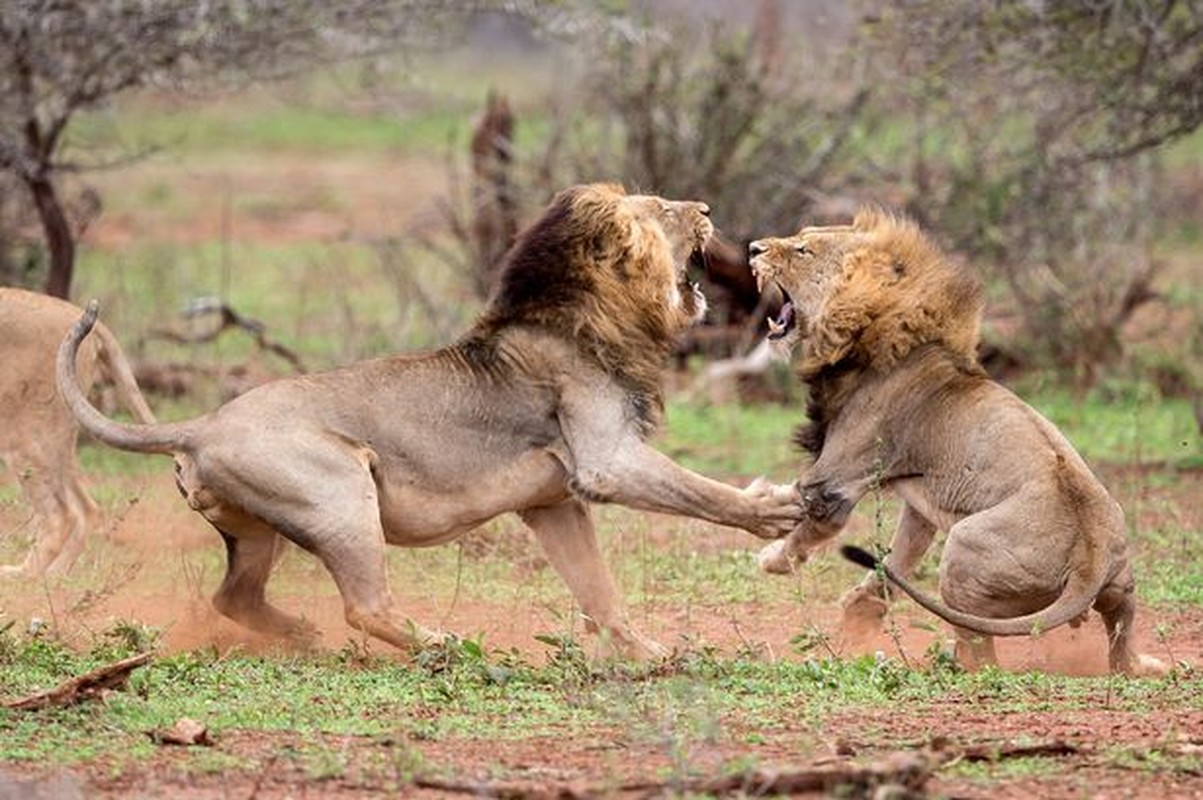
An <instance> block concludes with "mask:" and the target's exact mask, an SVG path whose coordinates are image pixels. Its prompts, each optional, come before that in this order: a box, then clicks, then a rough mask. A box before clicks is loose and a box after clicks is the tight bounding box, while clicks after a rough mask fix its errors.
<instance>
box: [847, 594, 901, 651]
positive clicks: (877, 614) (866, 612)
mask: <svg viewBox="0 0 1203 800" xmlns="http://www.w3.org/2000/svg"><path fill="white" fill-rule="evenodd" d="M840 605H841V606H843V608H844V619H843V623H842V626H841V627H842V628H843V632H844V635H845V636H847V637H848V638H849V639H851V640H852V641H859V640H862V639H865V638H868V637H870V636H872V635H874V634H876V633H877V632H879V631H880V630H881V629H882V620H883V619H885V616H886V612H887V611H888V610H889V605H888V604H887V603H886V601H885V599H884V598H882V596H881V595H880V594H879V593H877V592H874V591H873V590H872V589H869V588H867V587H864V586H857V587H856V588H855V589H852V590H851V591H849V592H847V593H846V594H845V595H844V596H843V597H841V598H840Z"/></svg>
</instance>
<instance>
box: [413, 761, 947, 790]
mask: <svg viewBox="0 0 1203 800" xmlns="http://www.w3.org/2000/svg"><path fill="white" fill-rule="evenodd" d="M941 763H942V761H941V759H940V757H939V756H936V755H932V754H930V753H905V752H898V753H891V754H889V755H887V756H886V757H885V758H883V759H882V760H881V761H879V762H877V763H875V764H871V765H869V766H867V767H863V766H856V765H852V764H846V765H839V766H834V767H820V766H810V767H801V768H798V769H785V770H771V769H757V770H752V771H750V772H742V773H739V774H736V775H727V776H723V777H720V778H704V779H698V780H693V781H684V782H680V781H671V782H662V781H638V782H632V783H626V784H622V785H620V786H612V785H611V786H606V787H587V786H571V785H561V786H550V787H549V786H539V787H532V786H521V785H516V784H490V783H484V782H471V781H464V782H460V781H450V780H448V781H445V780H439V779H437V778H417V779H415V780H414V785H415V786H416V787H418V788H420V789H437V790H439V791H444V792H456V793H459V794H471V795H477V796H485V797H495V798H502V799H503V800H583V799H585V798H588V799H589V800H592V798H602V797H612V796H615V795H622V794H634V795H635V796H637V797H646V798H651V797H662V796H664V795H665V794H666V793H667V792H669V791H672V792H674V793H682V792H688V793H691V794H692V793H700V794H714V795H724V794H737V795H740V796H752V797H757V796H761V795H765V794H787V793H797V792H816V791H823V792H828V793H830V792H834V791H837V790H841V789H847V788H860V789H868V788H872V787H877V786H883V785H887V784H894V785H901V786H904V787H906V788H907V789H911V790H918V789H921V788H922V787H923V785H924V784H925V783H926V782H927V780H928V779H929V778H930V777H931V776H932V774H933V773H934V771H935V769H936V768H937V767H939V766H940V765H941Z"/></svg>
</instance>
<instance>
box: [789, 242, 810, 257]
mask: <svg viewBox="0 0 1203 800" xmlns="http://www.w3.org/2000/svg"><path fill="white" fill-rule="evenodd" d="M794 252H795V253H797V254H798V255H800V256H813V255H814V254H815V252H814V251H813V250H811V249H810V248H809V247H807V246H806V245H804V244H796V245H794Z"/></svg>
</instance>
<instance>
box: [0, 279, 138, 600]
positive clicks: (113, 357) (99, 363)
mask: <svg viewBox="0 0 1203 800" xmlns="http://www.w3.org/2000/svg"><path fill="white" fill-rule="evenodd" d="M80 313H81V309H79V308H78V307H76V306H74V305H72V304H71V303H68V302H66V301H64V300H59V299H58V298H54V297H50V296H48V295H44V294H38V293H36V292H27V291H25V290H22V289H14V288H7V287H0V411H2V412H3V414H4V424H3V425H0V461H3V462H4V463H5V464H7V465H8V467H9V470H10V472H11V473H12V474H14V475H15V476H16V477H17V479H18V480H19V481H20V484H21V489H22V492H23V493H24V495H25V498H26V500H28V502H29V504H30V506H31V507H32V508H33V510H34V512H35V514H36V515H37V519H38V523H39V526H38V530H37V531H36V540H35V542H34V545H33V547H31V548H30V550H29V552H28V553H27V554H26V557H25V559H24V561H23V562H22V563H21V564H20V565H16V566H2V567H0V575H8V576H17V575H20V576H25V577H40V576H42V575H46V574H61V573H63V572H66V571H67V570H68V569H70V568H71V565H72V564H74V563H75V560H76V559H77V558H78V557H79V554H80V553H81V552H82V551H83V548H84V544H85V540H86V536H87V531H88V529H89V528H90V527H93V526H94V524H95V521H96V518H97V515H98V511H97V507H96V503H95V501H93V500H92V498H91V496H90V495H89V494H88V492H87V490H86V489H85V488H84V485H83V481H82V479H81V477H80V474H79V462H78V461H77V459H76V455H75V446H76V438H77V436H78V431H79V426H78V425H77V424H76V422H75V418H74V417H72V416H71V411H70V410H69V409H68V408H67V406H66V405H65V404H64V403H63V401H62V399H61V398H60V397H59V392H58V389H57V388H56V387H55V384H54V354H55V352H56V351H57V350H58V345H59V342H61V341H62V339H63V336H64V334H66V332H67V331H68V330H69V329H70V328H71V325H72V323H74V322H75V320H76V319H78V318H79V315H80ZM97 334H98V335H97V336H96V337H95V338H93V339H92V340H91V341H90V342H89V343H88V345H87V346H86V347H84V348H83V349H82V350H81V352H80V358H79V362H80V364H79V373H80V384H81V388H82V390H83V391H85V392H86V391H88V390H89V389H90V388H91V386H92V384H93V382H94V381H95V379H96V377H97V376H98V375H99V374H101V373H102V372H103V373H105V374H107V375H108V376H109V377H110V379H111V380H112V381H113V383H114V385H115V386H116V387H117V390H118V394H119V395H120V397H121V398H122V400H123V401H124V402H125V405H126V406H127V407H128V408H129V409H130V410H131V411H132V412H133V413H134V414H135V416H136V417H137V418H138V419H139V420H140V421H142V422H153V421H154V415H153V414H151V412H150V409H149V408H148V407H147V405H146V401H145V400H144V399H143V398H142V394H141V393H140V392H139V391H138V387H137V384H136V383H135V382H134V378H133V372H132V370H131V369H130V366H129V363H128V362H127V361H126V359H125V355H124V354H123V353H122V352H121V348H120V347H119V346H118V344H117V341H116V339H115V338H114V337H113V335H112V334H111V333H110V332H109V330H108V329H107V328H103V327H102V328H98V330H97Z"/></svg>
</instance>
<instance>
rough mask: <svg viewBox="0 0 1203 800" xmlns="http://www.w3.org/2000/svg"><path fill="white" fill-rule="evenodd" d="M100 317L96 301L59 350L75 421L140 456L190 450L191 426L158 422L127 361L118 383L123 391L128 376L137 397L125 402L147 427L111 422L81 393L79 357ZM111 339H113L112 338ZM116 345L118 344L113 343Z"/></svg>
mask: <svg viewBox="0 0 1203 800" xmlns="http://www.w3.org/2000/svg"><path fill="white" fill-rule="evenodd" d="M99 313H100V304H99V303H97V302H96V301H95V300H93V301H91V302H90V303H88V307H87V309H85V310H84V313H83V316H81V317H80V318H79V320H77V321H76V323H75V324H74V325H72V326H71V330H70V331H68V332H67V337H66V338H65V339H63V343H62V344H61V345H60V346H59V349H58V359H57V361H56V363H55V377H56V378H57V380H58V390H59V394H60V395H62V397H63V401H64V402H66V404H67V407H68V408H69V409H71V413H72V414H74V415H75V419H76V420H78V421H79V424H80V426H81V427H82V428H83V429H84V430H86V431H87V432H88V433H90V434H92V435H93V436H95V437H96V438H97V439H99V440H100V441H102V442H104V443H105V444H107V445H111V446H112V447H116V448H118V449H121V450H132V451H134V452H138V453H177V452H181V451H184V450H186V449H187V442H188V436H187V427H188V423H165V424H161V423H155V422H154V415H153V414H152V413H151V411H150V408H149V407H147V405H146V401H145V399H144V398H142V393H141V392H140V391H138V390H137V384H136V383H135V382H134V377H133V373H132V371H131V370H130V369H129V364H128V362H126V361H125V359H124V358H121V359H120V361H121V364H122V365H124V372H122V370H121V367H117V370H116V374H115V375H114V380H116V381H117V384H118V387H121V385H122V380H123V376H124V379H125V380H126V381H127V383H128V386H133V387H134V392H135V393H136V395H131V396H126V397H124V398H123V399H126V400H127V401H130V410H131V411H132V412H133V413H134V414H135V415H136V416H137V417H138V418H139V420H141V421H142V423H143V424H135V425H127V424H124V423H121V422H117V421H115V420H111V419H109V418H108V417H106V416H105V415H104V414H102V413H100V411H99V410H97V408H96V407H95V406H93V405H92V403H91V402H90V401H89V400H88V398H87V396H86V395H84V393H83V392H82V391H81V390H80V388H79V377H78V372H77V368H76V356H77V354H78V353H79V346H80V344H82V343H83V341H84V339H85V338H87V336H88V334H89V333H90V332H91V331H92V328H93V327H95V325H96V318H97V316H98V315H99ZM98 335H100V336H102V337H104V335H105V334H103V333H99V334H98ZM109 336H110V337H111V336H112V335H111V334H109ZM113 341H114V342H115V341H116V340H115V339H113ZM104 344H105V348H106V349H107V348H108V342H107V341H106V342H104ZM109 355H111V353H110V354H109ZM119 390H120V389H119ZM132 396H136V397H137V400H132ZM139 401H140V403H139Z"/></svg>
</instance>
